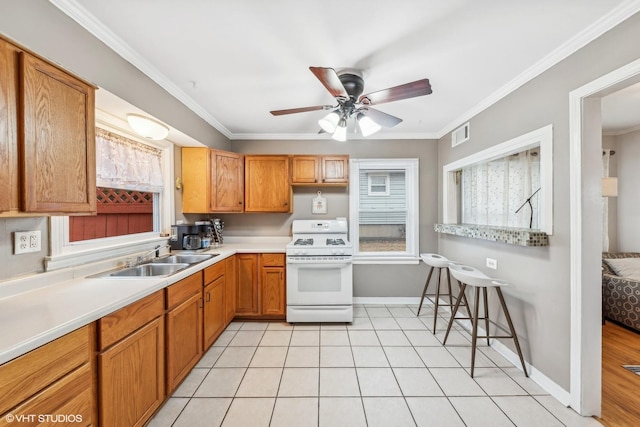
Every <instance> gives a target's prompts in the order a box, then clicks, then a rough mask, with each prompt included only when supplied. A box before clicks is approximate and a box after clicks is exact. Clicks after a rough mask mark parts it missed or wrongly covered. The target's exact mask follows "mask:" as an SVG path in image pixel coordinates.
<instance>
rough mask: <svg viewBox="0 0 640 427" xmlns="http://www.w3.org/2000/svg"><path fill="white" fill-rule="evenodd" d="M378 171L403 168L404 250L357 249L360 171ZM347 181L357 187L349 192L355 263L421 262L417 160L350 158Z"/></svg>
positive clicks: (351, 236) (350, 226) (386, 171)
mask: <svg viewBox="0 0 640 427" xmlns="http://www.w3.org/2000/svg"><path fill="white" fill-rule="evenodd" d="M361 170H368V171H369V170H380V172H381V173H387V175H388V171H390V170H404V172H405V183H406V188H405V197H406V208H407V222H406V233H405V234H406V237H405V238H406V248H407V250H406V251H405V252H360V251H359V241H360V235H359V230H360V223H359V220H358V218H359V212H360V196H359V195H360V171H361ZM349 181H350V182H351V183H357V184H355V185H357V187H356V189H355V190H354V191H350V194H349V216H350V220H349V223H350V224H349V238H350V240H351V242H352V244H353V252H354V253H353V263H354V264H417V263H418V262H419V261H420V258H419V256H420V255H419V253H420V250H419V249H420V235H419V232H420V227H419V222H418V220H419V214H420V212H419V204H420V203H419V200H420V193H419V159H417V158H401V159H350V160H349Z"/></svg>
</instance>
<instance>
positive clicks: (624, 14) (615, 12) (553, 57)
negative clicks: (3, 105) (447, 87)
mask: <svg viewBox="0 0 640 427" xmlns="http://www.w3.org/2000/svg"><path fill="white" fill-rule="evenodd" d="M639 11H640V0H627V1H625V2H623V3H621V4H620V5H619V6H617V7H616V8H614V9H612V10H611V11H610V12H609V13H607V14H606V15H604V16H603V17H602V18H600V19H599V20H597V21H596V22H594V23H593V24H592V25H590V26H589V27H587V28H586V29H585V30H583V31H581V32H580V33H578V34H576V35H575V36H574V37H572V38H571V39H569V40H568V41H566V42H565V43H563V44H562V45H560V46H558V47H557V48H556V49H555V50H553V51H552V52H551V53H549V54H548V55H546V56H545V57H544V58H542V59H541V60H540V61H538V62H537V63H535V64H534V65H533V66H531V67H529V68H528V69H527V70H525V71H524V72H523V73H521V74H520V75H518V76H517V77H516V78H514V79H513V80H511V81H510V82H508V83H507V84H506V85H504V86H502V87H501V88H500V89H498V90H497V91H495V92H494V93H492V94H491V95H489V96H488V97H487V98H485V99H484V100H483V101H481V102H480V103H478V104H476V106H475V107H473V108H471V109H470V110H468V111H467V112H465V113H464V114H462V115H461V116H459V117H458V118H457V119H455V120H453V121H452V122H451V123H449V124H448V125H446V126H445V127H443V128H442V129H441V130H439V131H438V132H436V133H437V134H438V139H440V138H442V137H443V136H445V135H446V134H448V133H449V132H452V131H453V130H454V129H456V128H457V127H458V126H460V125H462V124H464V123H466V122H468V121H469V120H470V119H472V118H473V117H474V116H476V115H478V114H479V113H481V112H482V111H484V110H486V109H487V108H489V107H490V106H492V105H493V104H495V103H496V102H498V101H500V100H501V99H502V98H504V97H506V96H507V95H509V94H510V93H511V92H514V91H515V90H516V89H518V88H519V87H521V86H523V85H524V84H526V83H527V82H529V81H531V80H533V79H534V78H536V77H537V76H539V75H540V74H542V73H543V72H545V71H547V70H548V69H550V68H551V67H553V66H554V65H556V64H557V63H559V62H560V61H562V60H563V59H566V58H567V57H569V56H570V55H572V54H573V53H575V52H577V51H578V50H579V49H581V48H583V47H584V46H586V45H587V44H589V43H591V42H592V41H593V40H595V39H597V38H598V37H600V36H601V35H602V34H604V33H606V32H607V31H609V30H610V29H612V28H613V27H615V26H616V25H618V24H620V23H621V22H622V21H624V20H626V19H627V18H629V17H631V16H632V15H634V14H636V13H637V12H639Z"/></svg>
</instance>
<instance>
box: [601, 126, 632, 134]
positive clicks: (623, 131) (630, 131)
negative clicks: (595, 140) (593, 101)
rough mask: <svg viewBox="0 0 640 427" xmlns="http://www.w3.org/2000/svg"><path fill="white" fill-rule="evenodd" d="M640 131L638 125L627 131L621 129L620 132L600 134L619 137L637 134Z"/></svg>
mask: <svg viewBox="0 0 640 427" xmlns="http://www.w3.org/2000/svg"><path fill="white" fill-rule="evenodd" d="M639 130H640V125H638V126H633V127H630V128H627V129H622V130H616V131H604V132H602V135H603V136H621V135H626V134H628V133H632V132H637V131H639Z"/></svg>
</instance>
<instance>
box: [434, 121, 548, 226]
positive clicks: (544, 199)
mask: <svg viewBox="0 0 640 427" xmlns="http://www.w3.org/2000/svg"><path fill="white" fill-rule="evenodd" d="M552 153H553V127H552V126H551V125H549V126H545V127H543V128H540V129H537V130H534V131H532V132H529V133H527V134H524V135H521V136H518V137H516V138H514V139H511V140H509V141H506V142H503V143H500V144H497V145H494V146H492V147H490V148H488V149H486V150H482V151H480V152H477V153H475V154H473V155H471V156H468V157H465V158H463V159H460V160H457V161H455V162H452V163H449V164H446V165H444V166H443V177H442V195H443V197H442V207H443V212H442V218H443V222H444V223H445V224H461V223H462V224H474V225H489V226H500V227H524V228H529V225H530V224H531V228H532V229H537V230H540V231H543V232H545V233H547V234H549V235H551V234H552V233H553V156H552ZM489 193H491V195H489ZM529 198H530V199H529ZM528 200H530V202H531V203H530V204H529V202H528ZM523 204H524V206H523V207H522V209H520V211H519V212H518V214H516V213H515V211H516V210H518V209H519V207H520V206H521V205H523Z"/></svg>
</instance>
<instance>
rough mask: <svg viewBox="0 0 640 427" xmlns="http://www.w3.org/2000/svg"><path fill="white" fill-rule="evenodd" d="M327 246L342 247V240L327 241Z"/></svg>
mask: <svg viewBox="0 0 640 427" xmlns="http://www.w3.org/2000/svg"><path fill="white" fill-rule="evenodd" d="M327 246H344V240H342V239H327Z"/></svg>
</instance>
